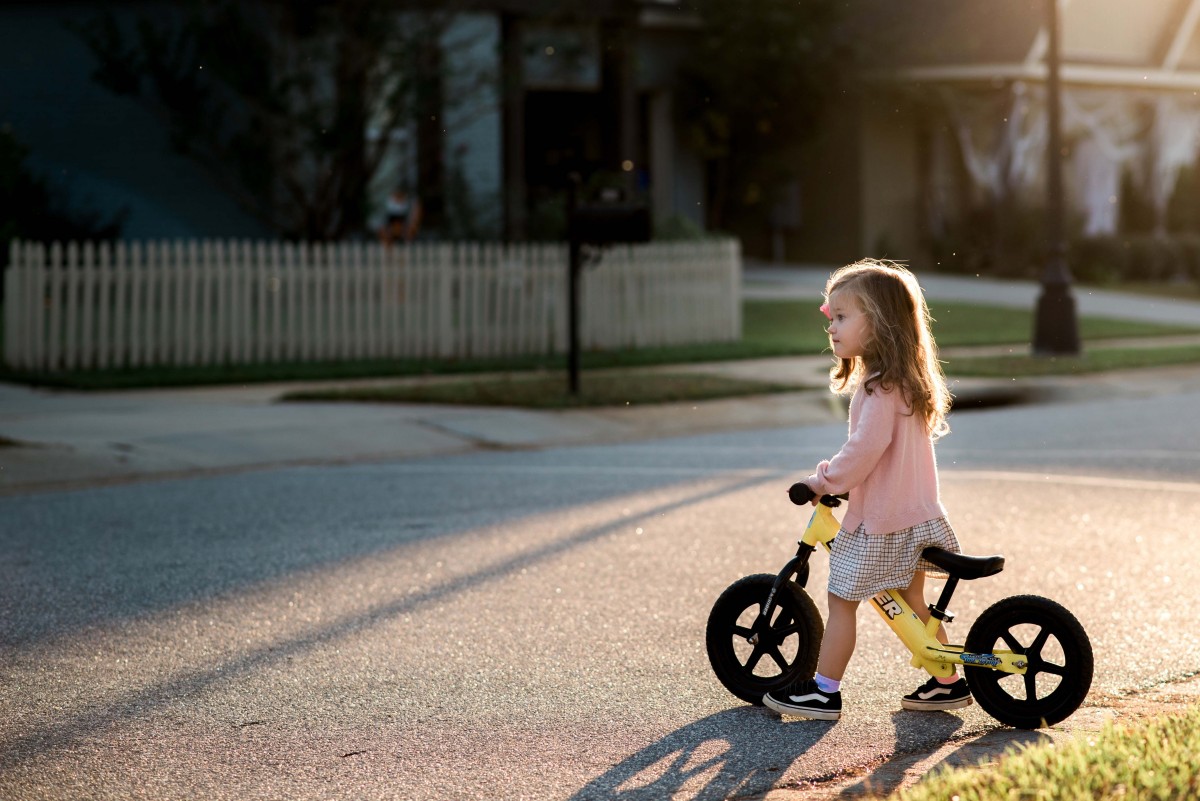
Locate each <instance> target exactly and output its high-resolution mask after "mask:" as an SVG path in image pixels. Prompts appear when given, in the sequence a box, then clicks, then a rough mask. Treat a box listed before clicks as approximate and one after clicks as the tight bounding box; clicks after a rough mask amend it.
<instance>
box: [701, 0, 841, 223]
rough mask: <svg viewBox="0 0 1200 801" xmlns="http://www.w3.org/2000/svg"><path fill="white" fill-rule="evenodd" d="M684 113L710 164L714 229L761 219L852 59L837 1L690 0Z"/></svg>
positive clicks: (790, 173) (791, 175) (789, 174)
mask: <svg viewBox="0 0 1200 801" xmlns="http://www.w3.org/2000/svg"><path fill="white" fill-rule="evenodd" d="M688 5H689V7H690V9H691V10H692V12H693V13H695V14H696V15H697V16H698V17H699V18H700V20H701V24H702V28H701V31H700V33H699V34H698V35H697V37H696V38H695V39H694V43H693V46H692V48H691V51H690V54H689V57H688V58H687V60H686V63H685V65H684V68H683V91H682V92H681V97H682V102H681V104H680V105H681V108H680V111H681V113H682V117H683V120H684V124H685V126H686V130H688V131H689V132H690V136H691V138H692V140H693V144H694V146H695V147H696V148H697V150H698V151H699V152H700V153H701V154H702V156H703V157H704V158H705V159H706V160H707V161H708V163H709V179H710V180H709V185H710V197H709V220H708V224H709V227H711V228H738V227H739V226H740V225H743V224H746V223H747V222H749V221H758V222H762V221H764V220H766V219H767V217H768V216H769V215H768V210H769V209H770V208H771V206H772V204H773V203H775V202H776V201H777V200H779V195H780V192H781V191H782V189H783V187H784V186H785V185H786V184H787V183H788V181H790V180H791V179H793V178H794V169H795V168H794V166H793V165H794V164H795V163H796V161H795V155H796V152H797V150H798V148H799V147H801V146H802V145H803V142H804V140H805V139H806V138H807V137H809V136H810V135H811V134H812V133H814V132H815V130H816V127H817V122H816V121H817V118H818V116H819V113H820V110H821V108H822V106H823V104H824V103H825V102H826V101H827V100H828V98H829V97H830V95H831V94H832V93H833V92H834V91H835V89H836V87H837V86H838V84H839V78H840V75H841V74H842V72H843V71H844V69H839V67H842V68H844V67H845V66H846V65H845V64H844V61H845V60H846V58H847V57H846V54H845V48H843V47H842V46H841V45H840V44H839V41H838V37H837V35H836V34H837V23H838V20H839V12H838V4H837V3H835V2H833V0H803V2H795V0H690V1H689V3H688Z"/></svg>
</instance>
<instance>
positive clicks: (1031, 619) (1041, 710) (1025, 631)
mask: <svg viewBox="0 0 1200 801" xmlns="http://www.w3.org/2000/svg"><path fill="white" fill-rule="evenodd" d="M966 649H967V651H968V652H970V653H973V654H987V653H992V652H994V651H997V650H1010V651H1012V652H1014V653H1017V654H1023V655H1024V656H1025V657H1026V660H1027V661H1028V663H1029V667H1028V668H1027V671H1026V673H1025V675H1023V676H1022V675H1018V674H1012V673H1004V672H1002V671H999V670H991V669H989V668H986V667H978V666H972V665H968V666H967V667H966V676H967V684H968V685H969V686H970V688H971V694H972V695H973V696H974V697H975V700H976V701H978V702H979V705H980V706H981V707H983V709H984V711H985V712H987V713H988V714H989V715H991V716H992V717H994V718H995V719H996V720H998V721H1000V722H1001V723H1004V724H1007V725H1009V726H1013V727H1014V728H1018V729H1036V728H1041V727H1045V726H1053V725H1054V724H1055V723H1058V722H1059V721H1061V720H1064V719H1066V718H1067V717H1068V716H1070V715H1071V713H1073V712H1074V711H1075V710H1076V709H1078V708H1079V706H1080V704H1082V703H1083V700H1084V699H1085V698H1086V697H1087V694H1088V690H1089V689H1090V688H1091V686H1092V669H1093V657H1092V644H1091V641H1090V640H1089V639H1088V636H1087V632H1085V631H1084V630H1083V626H1081V625H1080V624H1079V621H1078V620H1076V619H1075V616H1074V615H1072V614H1071V613H1070V612H1068V611H1067V610H1066V609H1065V608H1064V607H1062V606H1061V605H1059V604H1057V603H1055V602H1054V601H1051V600H1050V599H1048V598H1042V597H1039V596H1036V595H1018V596H1014V597H1012V598H1005V599H1003V600H1001V601H998V602H996V603H995V604H993V605H992V606H990V607H988V608H987V609H986V610H984V612H983V614H981V615H980V616H979V618H978V619H977V620H976V621H975V623H974V625H972V626H971V631H970V632H969V633H968V634H967V643H966Z"/></svg>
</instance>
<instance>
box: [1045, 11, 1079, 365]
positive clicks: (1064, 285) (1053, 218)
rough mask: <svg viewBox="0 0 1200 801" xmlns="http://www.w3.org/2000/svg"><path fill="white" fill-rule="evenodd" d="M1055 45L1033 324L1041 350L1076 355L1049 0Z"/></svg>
mask: <svg viewBox="0 0 1200 801" xmlns="http://www.w3.org/2000/svg"><path fill="white" fill-rule="evenodd" d="M1046 13H1047V17H1048V21H1047V28H1048V33H1049V35H1050V47H1049V50H1048V52H1047V55H1046V119H1047V126H1048V129H1049V130H1048V132H1047V142H1046V151H1047V154H1046V240H1047V254H1046V263H1045V265H1044V266H1043V269H1042V294H1041V296H1040V297H1039V298H1038V303H1037V312H1036V317H1035V320H1034V330H1033V354H1034V355H1035V356H1075V355H1078V354H1079V352H1080V348H1079V324H1078V321H1077V320H1076V316H1075V298H1074V296H1073V295H1072V294H1071V271H1070V268H1068V266H1067V242H1066V236H1065V233H1064V231H1063V216H1064V215H1063V174H1062V173H1063V164H1062V108H1061V105H1060V98H1059V94H1060V91H1061V89H1060V85H1059V77H1058V70H1059V63H1060V55H1059V47H1058V45H1059V41H1058V40H1059V37H1058V0H1046Z"/></svg>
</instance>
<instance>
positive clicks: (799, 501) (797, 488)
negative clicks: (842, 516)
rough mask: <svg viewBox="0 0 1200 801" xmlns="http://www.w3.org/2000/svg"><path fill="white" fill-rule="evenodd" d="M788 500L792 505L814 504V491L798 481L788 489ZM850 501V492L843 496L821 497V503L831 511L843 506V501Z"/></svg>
mask: <svg viewBox="0 0 1200 801" xmlns="http://www.w3.org/2000/svg"><path fill="white" fill-rule="evenodd" d="M788 498H790V499H791V501H792V503H794V504H796V505H797V506H804V505H805V504H808V503H812V499H813V491H812V489H810V488H809V486H808V485H807V484H805V483H804V482H803V481H798V482H796V483H795V484H793V485H792V486H791V487H789V488H788ZM848 500H850V493H848V492H845V493H842V494H841V495H822V496H821V503H823V504H825V505H826V506H828V507H830V508H831V509H836V508H837V507H839V506H841V505H842V501H848Z"/></svg>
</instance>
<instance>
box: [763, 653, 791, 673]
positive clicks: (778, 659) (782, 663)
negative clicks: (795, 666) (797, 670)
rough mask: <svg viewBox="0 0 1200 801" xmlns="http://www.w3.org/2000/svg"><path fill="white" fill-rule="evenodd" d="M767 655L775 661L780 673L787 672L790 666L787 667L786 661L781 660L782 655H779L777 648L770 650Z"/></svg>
mask: <svg viewBox="0 0 1200 801" xmlns="http://www.w3.org/2000/svg"><path fill="white" fill-rule="evenodd" d="M767 655H768V656H770V657H771V659H773V660H775V664H776V666H778V667H779V672H780V673H787V672H788V669H789V668H790V667H791V665H789V664H788V661H787V660H786V659H784V658H783V654H781V653H779V649H778V648H772V649H771V650H769V651H767Z"/></svg>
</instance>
